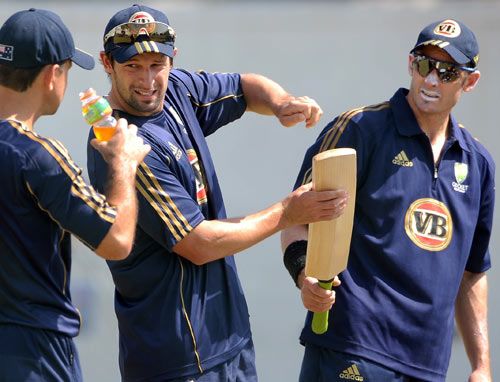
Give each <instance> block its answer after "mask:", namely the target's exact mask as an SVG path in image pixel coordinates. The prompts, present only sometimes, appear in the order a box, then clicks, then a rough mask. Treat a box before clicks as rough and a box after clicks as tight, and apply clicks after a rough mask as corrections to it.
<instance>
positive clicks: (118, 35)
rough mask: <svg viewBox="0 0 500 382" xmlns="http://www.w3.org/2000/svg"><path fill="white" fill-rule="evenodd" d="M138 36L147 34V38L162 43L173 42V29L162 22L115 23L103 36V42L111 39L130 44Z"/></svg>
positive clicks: (117, 42)
mask: <svg viewBox="0 0 500 382" xmlns="http://www.w3.org/2000/svg"><path fill="white" fill-rule="evenodd" d="M139 36H147V37H148V40H150V41H155V42H159V43H162V44H165V43H171V44H173V43H174V42H175V31H174V29H173V28H172V27H171V26H170V25H168V24H164V23H160V22H156V21H155V22H149V23H124V24H120V25H117V26H116V27H114V28H113V29H111V30H110V31H109V32H108V33H106V35H105V36H104V44H106V43H107V42H108V41H112V42H113V43H114V44H132V43H134V42H135V41H136V39H137V37H139Z"/></svg>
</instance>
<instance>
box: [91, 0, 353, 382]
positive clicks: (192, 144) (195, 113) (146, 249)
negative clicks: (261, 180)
mask: <svg viewBox="0 0 500 382" xmlns="http://www.w3.org/2000/svg"><path fill="white" fill-rule="evenodd" d="M174 38H175V33H174V30H173V29H172V27H171V26H170V25H169V20H168V18H167V17H166V15H165V14H164V13H163V12H161V11H159V10H156V9H152V8H149V7H146V6H142V5H133V6H132V7H129V8H126V9H124V10H122V11H119V12H118V13H116V14H115V15H114V16H113V17H112V18H111V20H110V21H109V23H108V24H107V26H106V29H105V32H104V52H101V60H102V64H103V66H104V69H105V71H106V73H107V74H108V75H109V78H110V79H111V91H110V93H109V96H108V99H109V101H110V103H111V105H112V106H113V108H114V111H115V114H116V116H120V117H125V118H127V119H128V120H129V121H130V122H132V123H134V124H136V125H137V126H138V128H139V135H141V136H142V137H143V138H144V140H145V141H146V142H148V143H149V144H150V145H151V147H152V150H151V152H150V153H149V154H148V156H147V157H146V159H145V160H144V162H143V163H142V164H141V166H140V169H139V172H138V175H137V179H136V182H137V183H136V187H137V191H138V196H139V221H138V226H137V234H136V240H135V244H134V249H133V251H132V254H131V256H130V257H129V258H128V259H127V260H125V261H113V262H108V265H109V268H110V270H111V273H112V275H113V279H114V282H115V285H116V294H115V310H116V314H117V317H118V325H119V336H120V355H119V363H120V371H121V374H122V378H123V380H125V381H191V380H196V381H214V382H215V381H217V382H218V381H256V380H257V376H256V371H255V365H254V350H253V344H252V339H251V332H250V325H249V319H248V311H247V306H246V302H245V298H244V296H243V291H242V288H241V285H240V282H239V280H238V275H237V272H236V266H235V262H234V259H233V257H232V255H233V254H235V253H237V252H239V251H242V250H244V249H245V248H248V247H250V246H251V245H253V244H256V243H257V242H259V241H261V240H263V239H265V238H266V237H268V236H270V235H271V234H273V233H275V232H277V231H278V230H280V229H283V228H285V227H287V226H291V225H294V224H305V223H308V222H310V221H316V220H320V219H322V220H325V219H329V218H332V217H334V216H338V215H339V213H340V211H341V210H342V208H343V206H344V205H345V199H346V198H345V195H344V193H343V192H335V191H332V192H327V193H324V192H323V193H321V192H314V191H312V190H310V185H306V186H304V187H301V188H299V190H297V191H295V192H294V193H292V194H290V195H289V196H288V197H287V198H285V199H284V200H283V201H281V202H279V203H277V204H275V205H273V206H271V207H269V208H267V209H265V210H263V211H260V212H258V213H255V214H252V215H249V216H246V217H244V218H234V219H227V218H226V214H225V210H224V203H223V200H222V194H221V190H220V188H219V184H218V182H217V176H216V173H215V169H214V164H213V162H212V159H211V156H210V152H209V150H208V147H207V142H206V140H205V137H206V136H207V135H209V134H212V133H214V132H215V131H216V130H218V129H219V128H220V127H222V126H224V125H226V124H228V123H230V122H232V121H234V120H236V119H238V118H240V117H241V116H242V114H243V113H244V112H245V111H247V110H249V111H255V112H258V113H261V114H268V115H275V116H276V117H278V118H279V120H280V122H281V123H282V124H283V125H284V126H292V125H294V124H296V123H299V122H302V121H303V122H305V123H306V126H307V127H309V126H313V125H314V124H315V123H316V122H317V120H318V119H319V117H320V115H321V113H322V112H321V109H320V108H319V106H318V105H317V104H316V102H314V101H313V100H311V99H309V98H308V97H300V98H295V97H293V96H291V95H289V94H287V93H286V92H285V91H284V90H283V89H282V88H281V87H280V86H279V85H278V84H276V83H274V82H272V81H271V80H269V79H267V78H264V77H262V76H259V75H254V74H242V75H239V74H227V73H226V74H222V73H218V74H209V73H204V72H200V73H191V72H188V71H185V70H181V69H174V68H173V67H172V64H173V57H174V55H175V52H176V50H175V48H174ZM91 137H93V135H92V134H91ZM106 167H107V166H106V164H105V163H104V162H103V161H102V159H101V157H100V155H99V153H97V152H96V151H95V150H93V149H92V148H91V147H89V151H88V168H89V175H90V178H91V180H92V182H93V183H94V184H95V185H96V187H97V188H98V189H102V188H103V187H104V185H105V177H106V173H107V169H106Z"/></svg>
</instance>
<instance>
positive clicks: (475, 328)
mask: <svg viewBox="0 0 500 382" xmlns="http://www.w3.org/2000/svg"><path fill="white" fill-rule="evenodd" d="M487 300H488V283H487V277H486V274H485V273H470V272H465V273H464V276H463V278H462V283H461V285H460V289H459V292H458V296H457V300H456V303H455V318H456V322H457V326H458V329H459V331H460V334H461V336H462V339H463V342H464V346H465V350H466V352H467V356H468V357H469V360H470V363H471V367H472V370H473V372H474V371H481V372H482V373H483V374H485V375H487V376H488V377H489V378H491V371H490V352H489V340H488V318H487V316H488V309H487V304H488V302H487Z"/></svg>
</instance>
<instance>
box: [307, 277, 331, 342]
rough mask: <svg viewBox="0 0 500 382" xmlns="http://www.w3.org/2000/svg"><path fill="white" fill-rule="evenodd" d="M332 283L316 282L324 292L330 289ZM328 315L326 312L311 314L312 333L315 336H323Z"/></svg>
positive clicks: (326, 326)
mask: <svg viewBox="0 0 500 382" xmlns="http://www.w3.org/2000/svg"><path fill="white" fill-rule="evenodd" d="M332 283H333V280H330V281H318V285H319V286H320V287H321V288H323V289H326V290H331V289H332ZM328 313H329V311H328V310H327V311H326V312H320V313H314V314H313V319H312V324H311V327H312V331H313V332H314V333H315V334H323V333H325V332H326V331H327V330H328Z"/></svg>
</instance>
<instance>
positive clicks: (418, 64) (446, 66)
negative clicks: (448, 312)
mask: <svg viewBox="0 0 500 382" xmlns="http://www.w3.org/2000/svg"><path fill="white" fill-rule="evenodd" d="M414 57H415V59H414V60H413V67H414V68H415V69H417V71H418V74H420V75H421V76H422V77H424V78H425V77H427V76H428V75H429V73H430V72H432V71H433V70H434V69H435V70H436V73H437V76H438V78H439V80H440V81H441V82H443V83H447V82H455V81H456V80H458V79H459V78H460V72H461V71H466V72H469V73H471V72H474V71H475V70H476V69H474V68H468V67H466V66H460V65H458V64H454V63H451V62H445V61H438V60H435V59H433V58H430V57H427V56H423V55H415V56H414Z"/></svg>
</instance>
